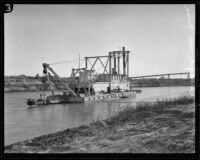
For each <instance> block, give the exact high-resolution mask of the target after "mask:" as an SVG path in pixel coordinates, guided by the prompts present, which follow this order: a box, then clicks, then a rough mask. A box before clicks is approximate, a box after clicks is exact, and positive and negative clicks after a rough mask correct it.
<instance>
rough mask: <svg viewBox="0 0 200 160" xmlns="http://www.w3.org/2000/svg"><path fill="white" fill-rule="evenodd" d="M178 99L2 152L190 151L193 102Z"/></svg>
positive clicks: (44, 137) (191, 144)
mask: <svg viewBox="0 0 200 160" xmlns="http://www.w3.org/2000/svg"><path fill="white" fill-rule="evenodd" d="M180 102H181V101H177V102H176V103H161V102H160V103H158V104H156V105H150V104H149V105H147V106H146V104H145V105H144V104H138V107H137V108H133V107H132V108H127V109H125V110H124V111H121V112H119V113H117V114H116V115H114V116H112V117H111V118H109V119H107V120H98V121H96V122H94V123H91V124H89V125H84V126H80V127H77V128H73V129H67V130H64V131H61V132H57V133H53V134H49V135H43V136H40V137H36V138H34V139H31V140H27V141H23V142H19V143H15V144H11V145H8V146H5V153H84V152H87V153H116V152H117V153H123V152H129V153H194V151H195V140H194V139H195V124H194V112H195V105H194V103H192V102H191V100H188V101H187V102H183V103H180ZM179 103H180V104H179Z"/></svg>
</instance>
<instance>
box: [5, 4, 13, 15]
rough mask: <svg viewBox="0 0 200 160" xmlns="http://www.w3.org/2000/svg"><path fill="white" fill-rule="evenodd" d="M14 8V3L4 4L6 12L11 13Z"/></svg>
mask: <svg viewBox="0 0 200 160" xmlns="http://www.w3.org/2000/svg"><path fill="white" fill-rule="evenodd" d="M12 10H13V4H9V3H6V4H4V13H10V12H12Z"/></svg>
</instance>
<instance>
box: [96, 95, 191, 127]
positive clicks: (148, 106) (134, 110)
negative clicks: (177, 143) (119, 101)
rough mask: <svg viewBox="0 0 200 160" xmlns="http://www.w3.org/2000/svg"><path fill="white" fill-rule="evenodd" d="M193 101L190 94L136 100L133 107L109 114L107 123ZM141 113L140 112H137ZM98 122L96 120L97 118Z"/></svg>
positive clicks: (137, 116) (130, 118) (139, 117)
mask: <svg viewBox="0 0 200 160" xmlns="http://www.w3.org/2000/svg"><path fill="white" fill-rule="evenodd" d="M191 103H194V97H193V96H190V95H183V96H180V97H175V98H163V99H162V100H159V99H158V100H157V101H156V102H149V103H146V102H138V103H137V104H136V106H135V107H133V106H131V107H127V108H125V109H123V110H122V111H119V112H117V113H116V114H114V115H113V116H111V117H110V118H109V120H108V123H114V122H119V121H121V122H122V121H130V120H136V121H137V120H139V119H143V118H145V117H148V116H149V115H150V114H151V113H159V112H162V111H163V110H164V108H165V107H167V106H176V105H184V104H191ZM139 113H142V114H139ZM97 122H98V120H97Z"/></svg>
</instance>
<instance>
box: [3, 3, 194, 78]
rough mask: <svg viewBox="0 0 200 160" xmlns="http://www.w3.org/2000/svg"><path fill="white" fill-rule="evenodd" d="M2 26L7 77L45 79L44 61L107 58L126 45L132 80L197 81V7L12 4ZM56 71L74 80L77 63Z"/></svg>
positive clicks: (58, 66) (66, 65)
mask: <svg viewBox="0 0 200 160" xmlns="http://www.w3.org/2000/svg"><path fill="white" fill-rule="evenodd" d="M4 24H5V75H19V74H26V75H32V76H35V75H36V74H37V73H39V74H40V75H42V63H43V62H46V63H54V62H60V61H67V60H71V59H77V58H78V56H79V54H80V57H81V58H83V57H85V56H100V55H108V52H110V51H114V50H121V48H122V46H125V48H126V49H127V50H130V51H131V53H130V76H139V75H151V74H160V73H175V72H187V71H191V74H192V77H193V76H194V46H195V39H194V38H195V34H194V33H195V6H194V5H14V9H13V11H12V12H11V13H8V14H5V23H4ZM52 67H53V69H54V70H55V71H56V72H57V73H58V74H59V75H60V76H70V73H71V69H72V68H73V67H74V68H77V67H78V62H73V63H63V64H59V65H54V66H52ZM81 67H84V62H83V61H81Z"/></svg>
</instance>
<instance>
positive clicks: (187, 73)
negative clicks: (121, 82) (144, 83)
mask: <svg viewBox="0 0 200 160" xmlns="http://www.w3.org/2000/svg"><path fill="white" fill-rule="evenodd" d="M182 74H185V75H187V79H190V72H182V73H166V74H156V75H147V76H137V77H129V79H137V78H147V77H160V76H167V77H168V79H169V78H170V75H182Z"/></svg>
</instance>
